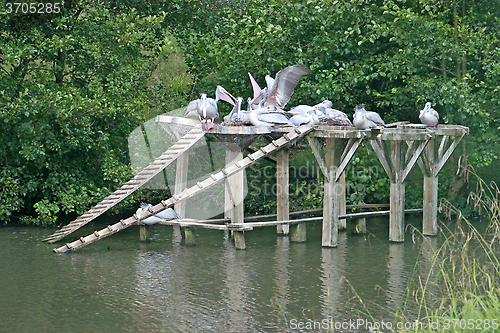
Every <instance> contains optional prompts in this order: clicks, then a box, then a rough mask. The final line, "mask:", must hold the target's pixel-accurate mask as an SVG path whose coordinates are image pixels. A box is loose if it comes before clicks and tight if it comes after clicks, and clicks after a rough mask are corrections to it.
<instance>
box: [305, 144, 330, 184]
mask: <svg viewBox="0 0 500 333" xmlns="http://www.w3.org/2000/svg"><path fill="white" fill-rule="evenodd" d="M307 141H308V142H309V146H310V147H311V150H312V152H313V155H314V157H315V158H316V162H318V165H319V168H320V169H321V172H322V173H323V176H324V177H325V178H326V179H328V168H327V167H326V164H325V161H324V160H323V157H322V156H321V155H322V154H321V151H320V149H319V143H318V140H317V139H316V138H315V137H313V136H312V135H308V136H307Z"/></svg>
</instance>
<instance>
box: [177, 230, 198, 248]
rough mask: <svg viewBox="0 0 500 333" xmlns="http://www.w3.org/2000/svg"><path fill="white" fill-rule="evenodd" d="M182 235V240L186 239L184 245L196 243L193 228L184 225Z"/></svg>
mask: <svg viewBox="0 0 500 333" xmlns="http://www.w3.org/2000/svg"><path fill="white" fill-rule="evenodd" d="M181 235H182V240H183V241H184V245H186V246H194V245H196V241H195V237H194V232H193V229H191V228H189V227H182V228H181Z"/></svg>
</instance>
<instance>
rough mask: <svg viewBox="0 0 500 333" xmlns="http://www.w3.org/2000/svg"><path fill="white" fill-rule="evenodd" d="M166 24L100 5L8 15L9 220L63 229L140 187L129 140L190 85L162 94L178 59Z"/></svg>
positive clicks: (4, 212)
mask: <svg viewBox="0 0 500 333" xmlns="http://www.w3.org/2000/svg"><path fill="white" fill-rule="evenodd" d="M28 16H29V17H28ZM28 18H29V19H28ZM162 20H163V16H161V15H147V16H144V15H140V14H139V13H138V12H137V11H136V10H134V9H131V10H127V11H124V12H117V11H113V10H111V9H110V8H109V7H108V6H107V5H106V4H104V3H101V2H98V1H92V2H69V3H68V4H67V5H66V6H65V8H64V9H63V10H62V11H61V13H59V14H52V15H38V14H33V15H12V14H6V13H5V12H3V13H2V14H0V27H1V29H2V30H1V33H0V40H1V42H0V70H1V72H0V127H1V131H2V133H3V135H2V137H1V139H0V140H1V144H2V146H3V147H4V149H3V150H2V152H0V168H1V173H0V177H1V178H0V183H1V184H2V190H1V191H0V195H1V197H2V200H1V203H0V219H2V220H3V221H8V220H9V219H11V218H12V217H13V216H14V215H16V216H18V214H20V215H21V216H22V215H25V216H24V217H22V220H23V221H25V222H31V223H39V224H51V223H55V222H56V221H57V214H58V213H64V214H68V213H72V212H76V213H78V214H80V213H82V212H83V211H85V210H86V209H88V208H89V206H91V205H92V204H95V203H96V202H97V201H98V200H100V199H102V198H103V197H104V196H106V195H107V194H109V192H110V191H112V190H114V189H116V188H117V187H119V186H120V185H121V184H123V182H125V181H126V180H128V179H129V178H130V176H131V170H130V166H129V160H128V156H127V139H126V138H127V136H128V134H129V133H130V132H131V131H132V129H134V128H135V127H136V126H137V125H138V124H139V123H140V122H141V121H142V120H143V119H145V117H148V116H150V114H151V113H154V114H157V113H160V112H162V108H163V107H164V106H165V105H164V104H163V103H162V102H159V100H161V99H167V100H168V94H169V93H171V92H176V93H177V94H179V93H180V91H181V90H182V89H186V85H187V84H185V83H184V84H183V83H182V82H181V83H177V86H176V88H171V89H170V90H167V91H166V90H165V89H163V87H162V86H161V85H162V84H163V81H164V80H166V79H165V77H164V74H165V73H169V72H168V70H167V69H165V66H166V65H165V64H166V62H167V61H168V59H169V57H170V55H171V54H174V53H175V52H176V51H173V49H174V48H175V47H174V46H172V45H170V46H168V42H170V41H171V40H170V39H168V37H167V36H165V33H164V29H163V28H162V27H161V22H162ZM169 47H170V48H169ZM179 62H181V61H180V60H179ZM160 65H161V66H160ZM171 72H172V70H171ZM179 73H180V71H179V72H177V73H175V74H176V75H172V77H174V78H175V77H177V76H180V75H181V74H179ZM162 75H163V76H162ZM187 81H188V84H189V79H187ZM162 89H163V90H162ZM161 93H162V94H161Z"/></svg>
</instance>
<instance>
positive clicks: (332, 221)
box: [321, 138, 342, 247]
mask: <svg viewBox="0 0 500 333" xmlns="http://www.w3.org/2000/svg"><path fill="white" fill-rule="evenodd" d="M325 141H326V154H325V164H326V166H327V168H328V175H329V177H325V183H324V188H325V189H324V198H323V231H322V233H323V235H322V241H321V245H322V246H328V247H336V246H337V238H338V231H339V214H340V197H341V195H342V189H341V184H340V178H339V180H337V181H335V178H336V177H335V176H336V173H337V169H338V167H339V165H340V156H341V153H342V152H341V148H342V145H341V140H340V139H332V138H327V139H325Z"/></svg>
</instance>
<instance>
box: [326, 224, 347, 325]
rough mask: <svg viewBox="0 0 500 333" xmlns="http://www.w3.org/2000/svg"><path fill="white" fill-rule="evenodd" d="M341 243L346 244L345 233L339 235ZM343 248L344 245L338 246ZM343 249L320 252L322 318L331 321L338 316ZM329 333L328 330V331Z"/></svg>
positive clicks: (343, 260) (343, 262)
mask: <svg viewBox="0 0 500 333" xmlns="http://www.w3.org/2000/svg"><path fill="white" fill-rule="evenodd" d="M340 238H341V241H342V242H341V243H340V244H346V242H345V239H346V238H347V235H346V234H345V233H343V234H341V235H340ZM340 246H341V247H345V245H340ZM344 256H345V249H342V250H339V249H336V250H333V249H327V248H323V249H322V250H321V270H322V271H323V274H322V276H321V277H320V278H321V281H322V290H323V295H322V297H323V299H324V302H322V304H323V309H322V312H323V318H325V319H328V320H331V319H332V318H335V317H336V315H337V314H338V307H339V305H340V304H339V299H340V292H341V279H342V275H343V274H344V272H343V271H342V269H341V268H342V267H345V258H344ZM328 332H329V330H328Z"/></svg>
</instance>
